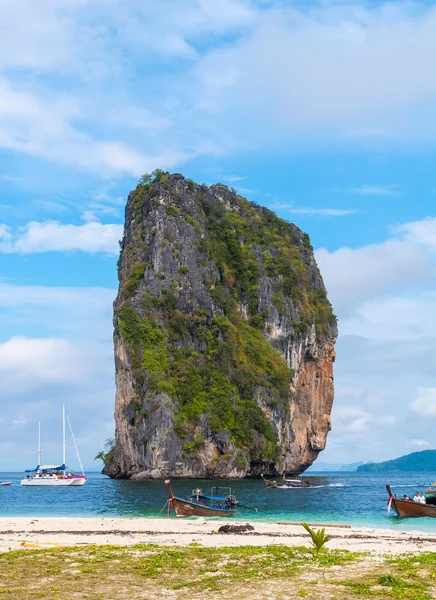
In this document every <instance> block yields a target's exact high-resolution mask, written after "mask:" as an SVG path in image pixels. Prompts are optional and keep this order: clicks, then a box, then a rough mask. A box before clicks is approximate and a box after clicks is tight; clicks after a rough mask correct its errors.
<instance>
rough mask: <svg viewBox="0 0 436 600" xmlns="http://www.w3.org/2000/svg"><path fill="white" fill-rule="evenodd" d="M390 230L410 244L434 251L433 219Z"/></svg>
mask: <svg viewBox="0 0 436 600" xmlns="http://www.w3.org/2000/svg"><path fill="white" fill-rule="evenodd" d="M392 230H393V233H397V234H400V235H402V237H404V238H405V239H406V240H408V241H410V242H413V243H415V244H420V245H423V246H427V247H428V248H431V249H432V250H436V218H434V217H427V218H425V219H423V220H421V221H412V222H410V223H403V224H401V225H397V226H395V227H393V228H392Z"/></svg>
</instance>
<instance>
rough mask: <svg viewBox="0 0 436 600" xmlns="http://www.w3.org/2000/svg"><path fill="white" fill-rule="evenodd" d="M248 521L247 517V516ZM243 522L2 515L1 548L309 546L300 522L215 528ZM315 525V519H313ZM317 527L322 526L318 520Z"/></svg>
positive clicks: (362, 539)
mask: <svg viewBox="0 0 436 600" xmlns="http://www.w3.org/2000/svg"><path fill="white" fill-rule="evenodd" d="M247 522H248V523H249V522H250V521H249V520H248V521H247ZM225 524H231V525H241V524H243V523H241V522H240V521H231V520H229V521H226V520H222V521H221V520H212V521H211V520H206V519H204V518H199V519H176V518H172V519H145V518H144V519H142V518H113V519H112V518H108V517H105V518H94V517H93V518H82V517H70V518H59V517H53V518H51V517H47V518H34V519H32V518H29V517H17V518H0V552H6V551H8V550H16V549H20V548H21V549H26V548H50V547H56V546H70V545H80V546H81V545H87V544H96V545H104V544H111V545H112V544H115V545H130V544H148V543H154V544H169V545H186V544H189V543H191V542H197V543H200V544H202V545H203V546H242V545H253V546H267V545H271V544H283V545H286V546H302V545H309V543H308V539H309V536H308V534H307V533H306V532H305V530H304V529H303V528H302V527H301V525H299V524H295V523H294V524H290V523H289V524H288V523H286V524H283V523H259V522H258V521H252V522H251V525H253V527H254V531H251V532H249V533H244V534H218V533H215V532H216V531H217V530H218V528H219V527H220V526H221V525H225ZM312 525H313V526H314V527H315V528H317V524H315V523H314V524H312ZM319 526H323V525H322V524H319ZM326 531H327V533H328V534H329V535H331V536H333V539H332V540H331V541H330V542H329V543H328V547H329V548H340V549H345V550H352V551H372V552H375V553H377V554H384V553H387V552H393V553H399V552H408V551H415V552H416V551H436V534H427V533H422V532H401V531H392V530H383V529H369V528H357V527H347V526H338V525H336V526H335V525H327V526H326Z"/></svg>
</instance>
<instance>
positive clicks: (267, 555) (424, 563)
mask: <svg viewBox="0 0 436 600" xmlns="http://www.w3.org/2000/svg"><path fill="white" fill-rule="evenodd" d="M435 567H436V559H435V554H434V553H425V554H421V555H403V556H400V557H398V558H382V557H378V559H377V560H374V558H373V557H371V556H370V555H368V554H365V553H352V552H347V551H340V550H328V551H326V552H323V553H322V554H320V556H319V559H315V558H314V557H313V556H312V554H311V553H310V552H309V550H308V549H307V548H301V547H286V546H267V547H256V546H242V547H225V548H205V547H203V546H201V545H199V544H198V543H193V544H190V545H189V546H184V547H178V546H157V545H155V544H148V545H135V546H124V547H121V546H84V547H71V548H60V549H50V550H19V551H13V552H8V553H4V554H2V555H0V571H1V577H0V596H1V597H2V598H8V599H10V600H12V599H13V600H28V599H29V598H49V599H53V600H54V599H62V600H70V599H71V600H72V599H73V598H83V599H84V598H92V599H93V600H103V599H104V600H115V599H118V598H158V597H165V596H169V597H174V598H177V599H185V598H186V599H187V598H200V597H201V596H202V595H204V594H207V597H208V598H210V599H211V600H214V599H218V598H222V597H225V598H228V599H230V600H232V599H236V598H238V599H240V598H242V597H244V598H252V597H253V598H260V599H266V598H269V597H271V595H273V596H274V598H276V599H277V600H282V599H283V600H285V599H286V598H287V599H290V598H311V599H313V600H321V599H324V598H335V599H338V600H346V599H349V598H354V597H356V598H362V599H370V598H394V599H398V600H402V599H404V600H405V599H407V600H430V598H434V589H435V585H436V569H435ZM272 590H273V591H274V592H273V593H272Z"/></svg>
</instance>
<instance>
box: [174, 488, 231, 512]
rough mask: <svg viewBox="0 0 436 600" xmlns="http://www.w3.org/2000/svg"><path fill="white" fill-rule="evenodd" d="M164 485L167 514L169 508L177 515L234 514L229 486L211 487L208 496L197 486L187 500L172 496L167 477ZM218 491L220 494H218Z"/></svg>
mask: <svg viewBox="0 0 436 600" xmlns="http://www.w3.org/2000/svg"><path fill="white" fill-rule="evenodd" d="M165 485H166V486H167V490H168V499H169V507H168V516H169V515H170V512H171V508H174V512H175V513H176V516H177V517H231V516H232V515H234V514H235V510H236V508H237V506H236V505H237V502H236V498H235V496H234V495H233V493H232V489H231V488H219V487H213V488H212V489H211V494H210V495H209V496H207V495H205V494H203V491H202V490H201V489H199V488H197V489H195V490H192V495H191V496H190V498H189V500H185V499H184V498H176V496H174V494H173V492H172V490H171V482H170V480H169V479H167V480H166V481H165ZM221 490H222V492H221ZM220 493H222V495H218V494H220Z"/></svg>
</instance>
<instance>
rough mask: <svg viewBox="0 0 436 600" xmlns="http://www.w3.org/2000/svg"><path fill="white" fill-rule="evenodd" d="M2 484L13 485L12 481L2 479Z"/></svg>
mask: <svg viewBox="0 0 436 600" xmlns="http://www.w3.org/2000/svg"><path fill="white" fill-rule="evenodd" d="M0 485H12V481H0Z"/></svg>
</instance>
